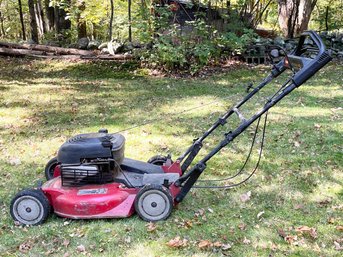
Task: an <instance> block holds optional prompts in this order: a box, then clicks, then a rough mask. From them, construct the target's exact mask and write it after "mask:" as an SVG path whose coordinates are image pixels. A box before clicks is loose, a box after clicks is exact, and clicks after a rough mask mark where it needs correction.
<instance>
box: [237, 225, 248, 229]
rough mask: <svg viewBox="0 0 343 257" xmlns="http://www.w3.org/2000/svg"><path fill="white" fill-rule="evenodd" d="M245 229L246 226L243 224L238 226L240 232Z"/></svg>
mask: <svg viewBox="0 0 343 257" xmlns="http://www.w3.org/2000/svg"><path fill="white" fill-rule="evenodd" d="M246 227H247V225H246V224H244V223H241V224H239V225H238V228H239V229H240V230H244V229H245V228H246Z"/></svg>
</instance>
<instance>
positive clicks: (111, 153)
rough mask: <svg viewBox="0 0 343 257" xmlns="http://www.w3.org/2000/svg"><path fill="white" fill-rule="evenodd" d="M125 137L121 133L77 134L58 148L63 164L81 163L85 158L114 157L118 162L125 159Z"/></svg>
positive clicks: (59, 159) (60, 161)
mask: <svg viewBox="0 0 343 257" xmlns="http://www.w3.org/2000/svg"><path fill="white" fill-rule="evenodd" d="M124 149H125V137H124V136H123V135H121V134H107V133H89V134H80V135H76V136H74V137H72V138H70V139H68V140H67V142H65V143H64V144H63V145H62V146H61V147H60V149H59V150H58V154H57V160H58V162H59V163H62V164H81V163H82V162H83V161H84V160H85V159H86V160H91V159H97V158H100V159H106V158H112V159H114V160H115V161H116V162H117V163H118V164H121V163H122V161H123V159H124Z"/></svg>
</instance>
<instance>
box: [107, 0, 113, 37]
mask: <svg viewBox="0 0 343 257" xmlns="http://www.w3.org/2000/svg"><path fill="white" fill-rule="evenodd" d="M110 3H111V17H110V25H109V32H108V34H109V35H108V40H109V41H112V37H113V18H114V17H113V16H114V3H113V0H110Z"/></svg>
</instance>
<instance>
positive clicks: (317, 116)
mask: <svg viewBox="0 0 343 257" xmlns="http://www.w3.org/2000/svg"><path fill="white" fill-rule="evenodd" d="M0 67H1V71H0V135H1V138H0V153H1V154H0V177H1V180H0V211H1V212H0V255H2V256H17V255H18V256H20V255H25V253H23V252H21V251H19V248H20V245H22V246H23V244H24V243H26V244H27V245H28V246H29V248H30V250H29V251H28V254H29V255H30V256H41V255H44V254H46V255H51V256H63V255H64V254H65V253H69V254H70V255H71V256H72V255H73V256H78V255H80V253H78V251H77V246H78V245H81V244H82V245H84V246H85V248H86V252H87V253H88V254H89V255H90V256H97V255H99V256H100V255H101V256H222V255H230V256H268V255H272V256H285V255H287V256H339V254H340V253H341V252H339V251H337V250H336V249H335V245H334V241H336V242H340V244H341V246H342V245H343V240H342V238H343V234H342V232H340V231H339V230H338V229H337V226H339V225H343V201H342V200H343V189H342V183H343V179H342V178H343V176H342V167H343V156H342V143H343V137H342V132H343V119H342V109H339V108H338V107H341V108H342V107H343V106H342V103H343V90H342V84H343V79H342V78H343V67H342V65H340V64H334V63H332V64H330V65H329V66H327V67H326V68H325V69H323V70H322V71H320V72H319V73H318V74H316V75H315V77H314V78H312V79H311V80H309V81H308V82H307V83H306V84H305V85H304V86H302V87H300V88H299V89H297V90H296V91H295V92H293V93H292V94H291V95H289V96H288V97H286V98H285V99H284V100H283V101H282V102H281V103H280V104H278V105H277V106H276V107H275V108H273V109H272V110H271V111H270V113H269V121H268V128H267V136H266V147H265V149H264V152H263V158H262V163H261V165H260V167H259V169H258V171H257V173H256V174H255V175H254V176H253V177H252V178H251V180H250V181H248V182H247V183H245V184H244V185H242V186H240V187H238V188H235V189H230V190H202V189H193V190H192V191H191V193H190V194H189V195H188V196H187V197H186V198H185V200H184V201H183V202H182V203H181V204H180V205H179V206H177V208H176V210H175V211H173V213H172V216H171V217H170V218H169V219H168V220H167V221H164V222H159V223H157V229H156V230H155V231H153V232H148V230H147V227H146V224H147V223H145V222H143V221H141V220H140V219H139V218H138V217H137V216H133V217H131V218H128V219H112V220H92V221H74V220H67V219H62V218H58V217H56V216H54V215H52V216H51V217H50V218H49V219H48V220H47V222H46V223H45V224H43V225H41V226H38V227H17V226H15V225H14V223H13V221H12V219H11V217H10V215H9V203H10V200H11V198H12V197H13V196H14V195H15V194H16V193H17V192H18V191H19V190H21V189H23V188H27V187H31V186H33V185H34V184H35V183H36V182H37V181H38V180H43V179H44V175H43V168H44V165H45V164H46V162H47V161H48V160H49V159H50V158H51V157H53V156H55V155H56V151H57V150H58V147H59V146H60V145H61V144H62V143H63V142H64V141H65V140H66V139H67V138H68V137H70V136H72V135H75V134H78V133H84V132H94V131H97V130H98V129H99V128H108V129H109V131H111V132H115V131H118V130H122V129H125V128H127V127H131V126H134V125H136V124H140V123H144V122H146V121H149V120H151V119H155V118H157V119H160V122H156V123H153V124H150V125H146V126H144V127H139V128H136V129H132V130H129V131H126V132H123V134H124V135H125V137H126V139H127V143H126V156H128V157H131V158H136V159H139V160H147V159H149V158H150V157H151V156H153V155H155V154H158V153H162V154H166V153H169V152H170V153H172V155H173V156H174V157H177V156H178V155H179V154H181V153H182V151H184V150H185V149H186V147H187V146H188V145H189V144H190V143H191V142H192V139H193V138H196V137H198V136H199V135H200V134H201V133H202V132H203V131H205V130H206V129H207V128H208V127H209V126H210V125H211V124H212V123H213V122H214V121H215V120H216V119H217V117H219V115H220V114H221V113H223V112H224V111H225V109H226V108H227V107H228V106H230V105H231V104H233V103H235V102H236V101H238V100H239V99H241V97H242V96H243V95H244V94H245V93H244V90H245V85H246V84H247V83H249V82H250V81H254V82H258V81H259V80H260V79H261V78H263V77H264V76H265V75H266V73H267V71H268V69H267V68H266V67H254V68H244V69H243V68H241V69H237V70H233V71H229V72H226V73H225V74H224V73H223V74H218V75H214V76H212V77H209V78H201V79H200V78H189V79H172V78H154V77H149V76H146V75H144V74H145V72H144V70H139V69H137V68H136V67H135V66H134V65H133V64H126V65H119V64H112V63H95V64H94V63H74V62H56V61H29V60H21V59H4V58H1V59H0ZM277 80H278V81H281V80H282V78H280V79H279V78H278V79H277ZM276 85H277V84H274V85H271V86H269V87H268V89H267V91H266V92H265V94H263V93H261V94H260V95H259V96H258V98H257V100H256V101H255V102H252V103H251V104H249V105H248V106H247V108H246V109H245V110H243V112H244V113H246V115H248V114H249V113H250V114H251V113H253V111H256V110H258V109H259V106H258V104H259V102H260V101H261V100H263V99H264V97H265V96H267V95H268V94H271V93H272V91H273V90H275V89H276ZM212 101H217V102H216V103H215V104H212V105H206V104H207V103H209V102H212ZM199 105H203V108H200V109H194V110H192V111H188V112H186V113H183V114H177V115H173V113H175V112H176V113H180V112H183V111H184V110H186V109H190V108H193V107H196V106H199ZM237 122H238V121H237V120H235V119H233V121H232V122H229V123H228V124H227V126H226V127H223V128H221V129H220V131H218V133H215V135H213V137H211V138H209V140H208V141H206V142H207V143H205V145H204V149H203V150H204V151H203V153H204V152H206V151H208V150H210V149H211V148H212V147H214V145H215V143H216V142H218V141H219V140H220V139H221V138H222V132H225V131H229V130H230V127H232V126H234V125H235V124H237ZM253 131H254V128H253V127H251V128H249V130H248V132H247V133H244V134H243V135H241V136H240V137H239V138H237V140H236V141H235V142H234V143H233V144H232V145H231V146H230V147H227V148H225V149H224V150H223V151H222V152H221V153H220V154H219V155H217V156H215V157H214V158H213V160H211V161H210V162H209V163H208V168H207V170H206V171H205V173H204V176H203V178H213V177H225V176H228V175H229V174H233V173H234V172H235V171H236V170H237V169H239V167H240V166H241V165H242V163H243V162H244V158H245V156H246V153H247V151H248V149H249V142H250V141H251V138H252V135H251V133H252V132H253ZM257 151H258V149H257V148H256V149H255V150H254V151H253V153H254V157H253V158H252V161H251V163H250V164H249V165H248V171H249V170H251V169H252V168H253V167H254V161H256V160H257V154H258V152H257ZM202 156H203V154H202ZM16 158H18V159H19V160H20V164H19V165H13V162H15V161H17V162H18V160H15V159H16ZM11 163H12V164H11ZM248 171H247V173H248ZM247 173H246V174H247ZM237 181H238V180H237ZM237 181H236V182H237ZM249 191H251V198H250V200H248V201H247V202H242V201H241V200H240V196H241V195H242V194H244V193H247V192H249ZM200 209H202V210H203V211H204V215H197V213H199V210H200ZM262 211H263V212H264V213H263V214H262V216H260V217H259V218H257V215H258V213H260V212H262ZM200 212H201V211H200ZM187 222H188V224H190V223H191V226H186V225H185V224H186V223H187ZM242 224H243V225H242ZM300 226H308V227H312V228H315V229H316V232H317V237H316V238H312V237H311V236H310V235H307V234H304V235H299V234H298V235H297V233H296V232H295V228H297V227H300ZM243 227H245V228H244V229H242V228H243ZM278 230H279V231H281V230H282V231H284V233H285V234H287V235H290V236H295V235H297V239H296V240H295V241H294V242H293V243H292V244H290V243H289V242H287V241H286V240H284V239H283V238H282V237H281V236H280V235H279V233H278ZM176 236H180V237H181V239H187V240H188V243H187V245H186V246H185V247H181V248H172V247H169V246H167V245H166V243H167V242H168V241H169V240H171V239H173V238H175V237H176ZM201 240H209V241H211V242H215V241H219V242H221V243H223V244H230V245H231V246H232V247H231V249H229V250H222V249H221V248H220V247H214V246H212V247H208V248H205V249H200V248H199V247H198V244H199V242H200V241H201ZM340 240H341V241H340ZM67 242H68V243H69V244H67Z"/></svg>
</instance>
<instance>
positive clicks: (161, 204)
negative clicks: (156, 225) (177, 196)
mask: <svg viewBox="0 0 343 257" xmlns="http://www.w3.org/2000/svg"><path fill="white" fill-rule="evenodd" d="M135 210H136V212H137V214H138V216H139V217H140V218H141V219H143V220H145V221H159V220H165V219H167V218H168V217H169V216H170V214H171V212H172V210H173V198H172V196H171V194H170V192H169V190H168V189H167V188H166V187H164V186H161V185H156V184H151V185H146V186H145V187H143V188H142V189H141V190H140V191H139V192H138V194H137V196H136V199H135Z"/></svg>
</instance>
